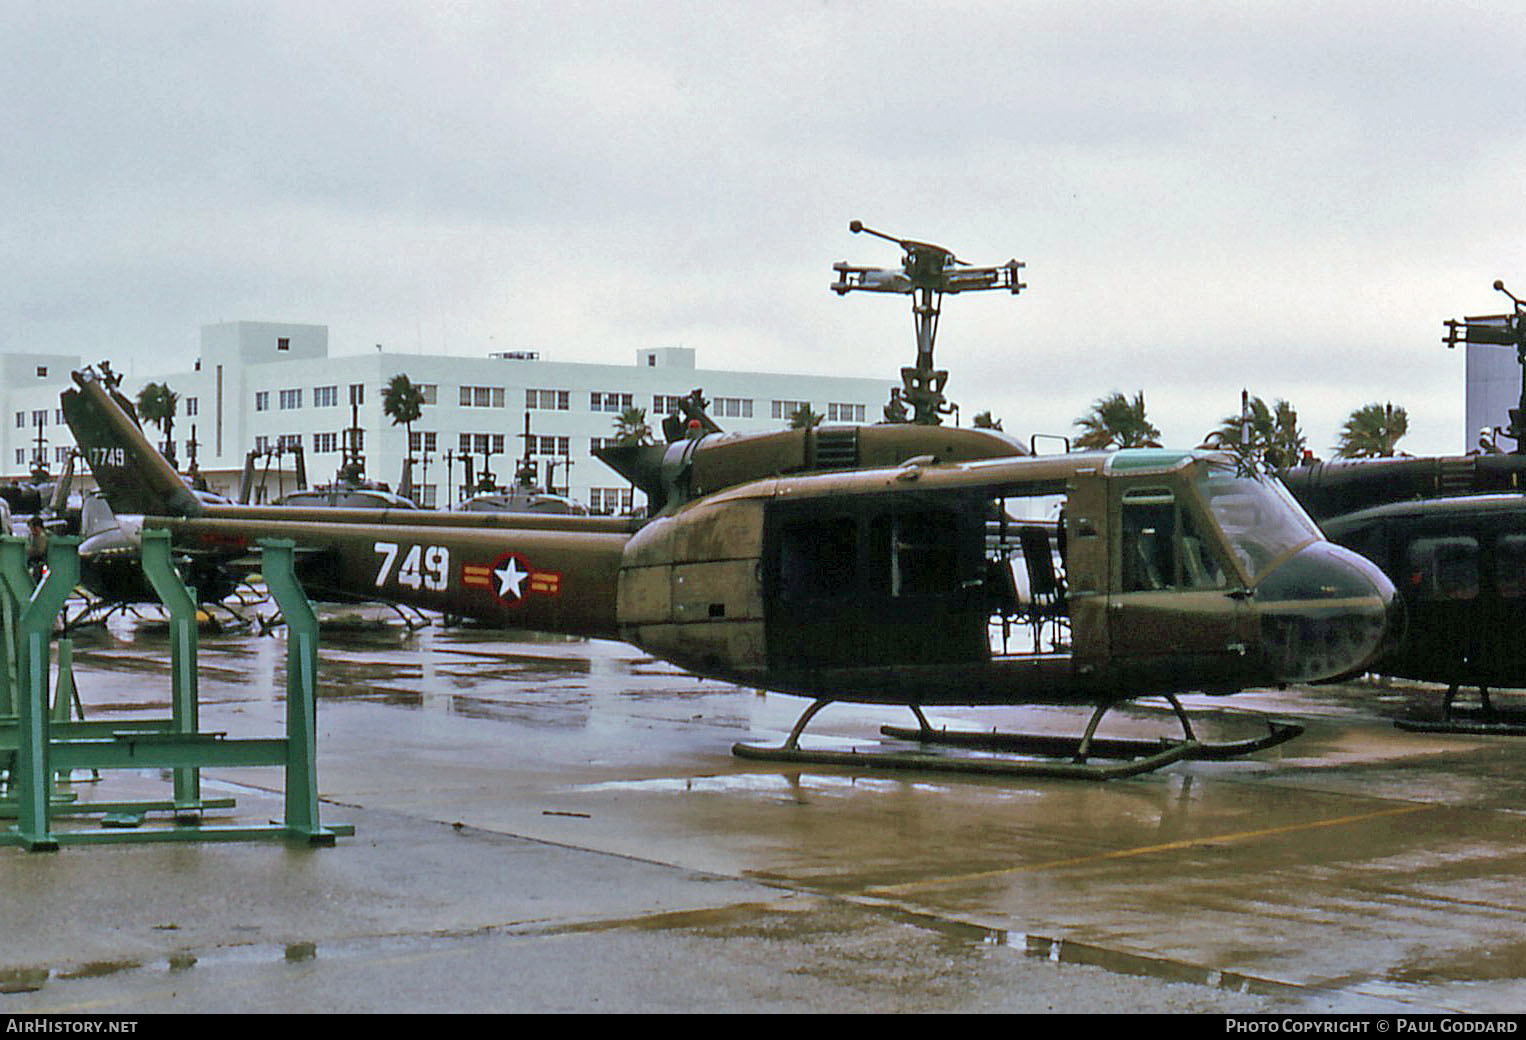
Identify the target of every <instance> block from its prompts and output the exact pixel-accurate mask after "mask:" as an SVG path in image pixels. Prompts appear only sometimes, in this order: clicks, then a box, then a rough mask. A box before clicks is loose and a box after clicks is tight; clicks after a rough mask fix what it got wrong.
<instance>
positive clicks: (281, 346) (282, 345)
mask: <svg viewBox="0 0 1526 1040" xmlns="http://www.w3.org/2000/svg"><path fill="white" fill-rule="evenodd" d="M276 349H277V350H290V349H291V340H290V339H289V338H287V337H286V336H281V337H280V338H278V339H277V340H276Z"/></svg>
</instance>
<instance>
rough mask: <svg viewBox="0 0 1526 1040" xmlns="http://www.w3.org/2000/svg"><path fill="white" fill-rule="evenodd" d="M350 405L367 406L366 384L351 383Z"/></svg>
mask: <svg viewBox="0 0 1526 1040" xmlns="http://www.w3.org/2000/svg"><path fill="white" fill-rule="evenodd" d="M350 403H351V404H365V403H366V385H365V384H364V383H351V384H350Z"/></svg>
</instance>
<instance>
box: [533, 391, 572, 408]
mask: <svg viewBox="0 0 1526 1040" xmlns="http://www.w3.org/2000/svg"><path fill="white" fill-rule="evenodd" d="M525 407H526V408H534V409H539V410H541V411H553V412H566V411H570V410H571V408H572V391H570V390H526V391H525Z"/></svg>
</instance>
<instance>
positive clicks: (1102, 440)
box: [1074, 390, 1160, 451]
mask: <svg viewBox="0 0 1526 1040" xmlns="http://www.w3.org/2000/svg"><path fill="white" fill-rule="evenodd" d="M1074 425H1076V426H1079V427H1081V430H1082V432H1081V436H1079V437H1077V438H1076V447H1078V448H1082V449H1084V450H1088V451H1101V450H1105V449H1107V448H1158V447H1160V430H1158V429H1156V428H1155V427H1154V426H1152V425H1151V424H1150V421H1149V420H1148V419H1146V418H1145V399H1144V391H1143V390H1141V391H1139V393H1137V394H1135V395H1134V400H1132V401H1130V400H1129V399H1128V398H1126V397H1124V396H1123V395H1122V394H1120V393H1118V392H1116V391H1114V392H1113V393H1111V394H1109V395H1108V396H1106V397H1099V398H1098V399H1097V400H1095V401H1093V402H1092V410H1091V411H1090V412H1088V413H1086V414H1085V415H1083V416H1081V418H1079V419H1077V420H1076V421H1075V424H1074Z"/></svg>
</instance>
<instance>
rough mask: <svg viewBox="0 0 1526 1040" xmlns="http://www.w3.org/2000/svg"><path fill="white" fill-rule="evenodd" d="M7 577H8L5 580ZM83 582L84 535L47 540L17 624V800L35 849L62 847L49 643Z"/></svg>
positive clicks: (20, 830)
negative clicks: (53, 810) (42, 570)
mask: <svg viewBox="0 0 1526 1040" xmlns="http://www.w3.org/2000/svg"><path fill="white" fill-rule="evenodd" d="M4 580H6V581H7V582H9V581H10V579H9V578H6V579H4ZM78 584H79V539H78V538H74V537H67V536H59V537H55V538H53V539H52V540H51V541H50V543H49V545H48V573H47V577H45V578H44V579H43V581H42V584H41V585H39V586H38V587H37V589H36V590H35V591H34V592H33V593H32V596H31V599H30V600H29V601H28V602H27V604H26V606H25V607H24V608H23V610H22V612H21V619H20V621H19V623H18V624H17V626H16V627H17V631H18V635H19V638H18V640H17V641H18V643H19V647H18V650H19V653H18V661H17V664H18V667H17V676H18V679H19V680H20V682H19V685H20V689H19V691H18V693H19V696H18V697H17V713H16V714H17V721H18V747H17V751H16V776H15V783H14V787H15V788H16V798H17V802H18V810H19V811H18V812H17V826H16V830H17V834H18V836H19V838H20V841H21V844H23V845H25V846H26V847H27V848H29V849H32V850H33V851H38V852H40V851H51V850H53V849H57V848H58V841H57V840H56V839H55V838H54V837H53V833H52V829H51V827H50V826H49V822H48V800H49V798H50V796H51V794H52V789H53V776H52V772H51V770H50V769H49V764H48V759H49V745H50V743H51V734H50V732H49V730H50V720H49V718H48V689H49V686H50V685H51V684H50V683H49V682H48V679H49V672H50V671H51V669H50V668H49V654H48V651H49V645H50V641H51V640H52V638H53V623H54V622H55V621H56V620H57V619H58V613H59V611H60V610H62V609H63V605H64V601H65V600H67V599H68V598H69V594H70V593H72V592H73V591H74V587H75V586H76V585H78Z"/></svg>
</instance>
